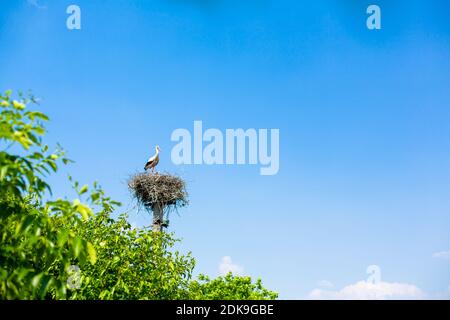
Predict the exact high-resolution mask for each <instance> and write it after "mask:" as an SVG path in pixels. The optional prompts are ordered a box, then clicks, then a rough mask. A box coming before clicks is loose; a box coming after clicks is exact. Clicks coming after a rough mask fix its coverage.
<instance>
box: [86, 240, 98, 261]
mask: <svg viewBox="0 0 450 320" xmlns="http://www.w3.org/2000/svg"><path fill="white" fill-rule="evenodd" d="M87 252H88V257H89V262H90V263H91V264H92V265H94V264H95V263H96V262H97V251H96V250H95V248H94V246H93V245H92V243H90V242H88V243H87Z"/></svg>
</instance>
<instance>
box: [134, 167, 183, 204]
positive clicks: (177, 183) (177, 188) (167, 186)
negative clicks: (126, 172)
mask: <svg viewBox="0 0 450 320" xmlns="http://www.w3.org/2000/svg"><path fill="white" fill-rule="evenodd" d="M128 187H129V188H130V190H131V193H132V194H133V196H134V197H135V198H136V200H137V201H138V203H139V204H140V205H143V206H145V207H146V208H148V209H151V210H153V209H154V208H155V207H157V206H158V207H160V208H166V209H170V208H173V209H178V208H180V207H184V206H186V205H187V204H188V200H187V196H188V195H187V192H186V183H185V182H184V180H183V179H181V178H180V177H177V176H174V175H171V174H167V173H163V174H161V173H138V174H135V175H134V176H132V177H131V178H130V180H129V181H128Z"/></svg>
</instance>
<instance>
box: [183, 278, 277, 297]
mask: <svg viewBox="0 0 450 320" xmlns="http://www.w3.org/2000/svg"><path fill="white" fill-rule="evenodd" d="M189 292H190V298H191V299H194V300H197V299H200V300H274V299H276V298H277V297H278V293H276V292H273V291H269V290H267V289H266V288H264V287H263V285H262V281H261V279H258V280H256V282H255V283H253V282H252V279H251V278H250V277H242V276H234V275H233V274H232V273H231V272H230V273H228V274H227V275H226V276H224V277H217V278H216V279H212V280H211V279H210V278H209V277H208V276H205V275H200V276H199V279H198V281H195V280H193V281H191V284H190V289H189Z"/></svg>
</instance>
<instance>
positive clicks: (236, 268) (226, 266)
mask: <svg viewBox="0 0 450 320" xmlns="http://www.w3.org/2000/svg"><path fill="white" fill-rule="evenodd" d="M229 272H232V273H233V274H235V275H242V274H243V272H244V268H243V267H242V266H240V265H238V264H235V263H233V260H231V257H230V256H225V257H223V258H222V260H221V261H220V264H219V273H220V274H221V275H226V274H228V273H229Z"/></svg>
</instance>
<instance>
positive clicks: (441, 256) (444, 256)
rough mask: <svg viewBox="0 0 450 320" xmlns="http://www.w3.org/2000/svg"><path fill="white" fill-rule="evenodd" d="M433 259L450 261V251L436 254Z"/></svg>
mask: <svg viewBox="0 0 450 320" xmlns="http://www.w3.org/2000/svg"><path fill="white" fill-rule="evenodd" d="M433 258H437V259H445V260H450V251H440V252H435V253H433Z"/></svg>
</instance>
